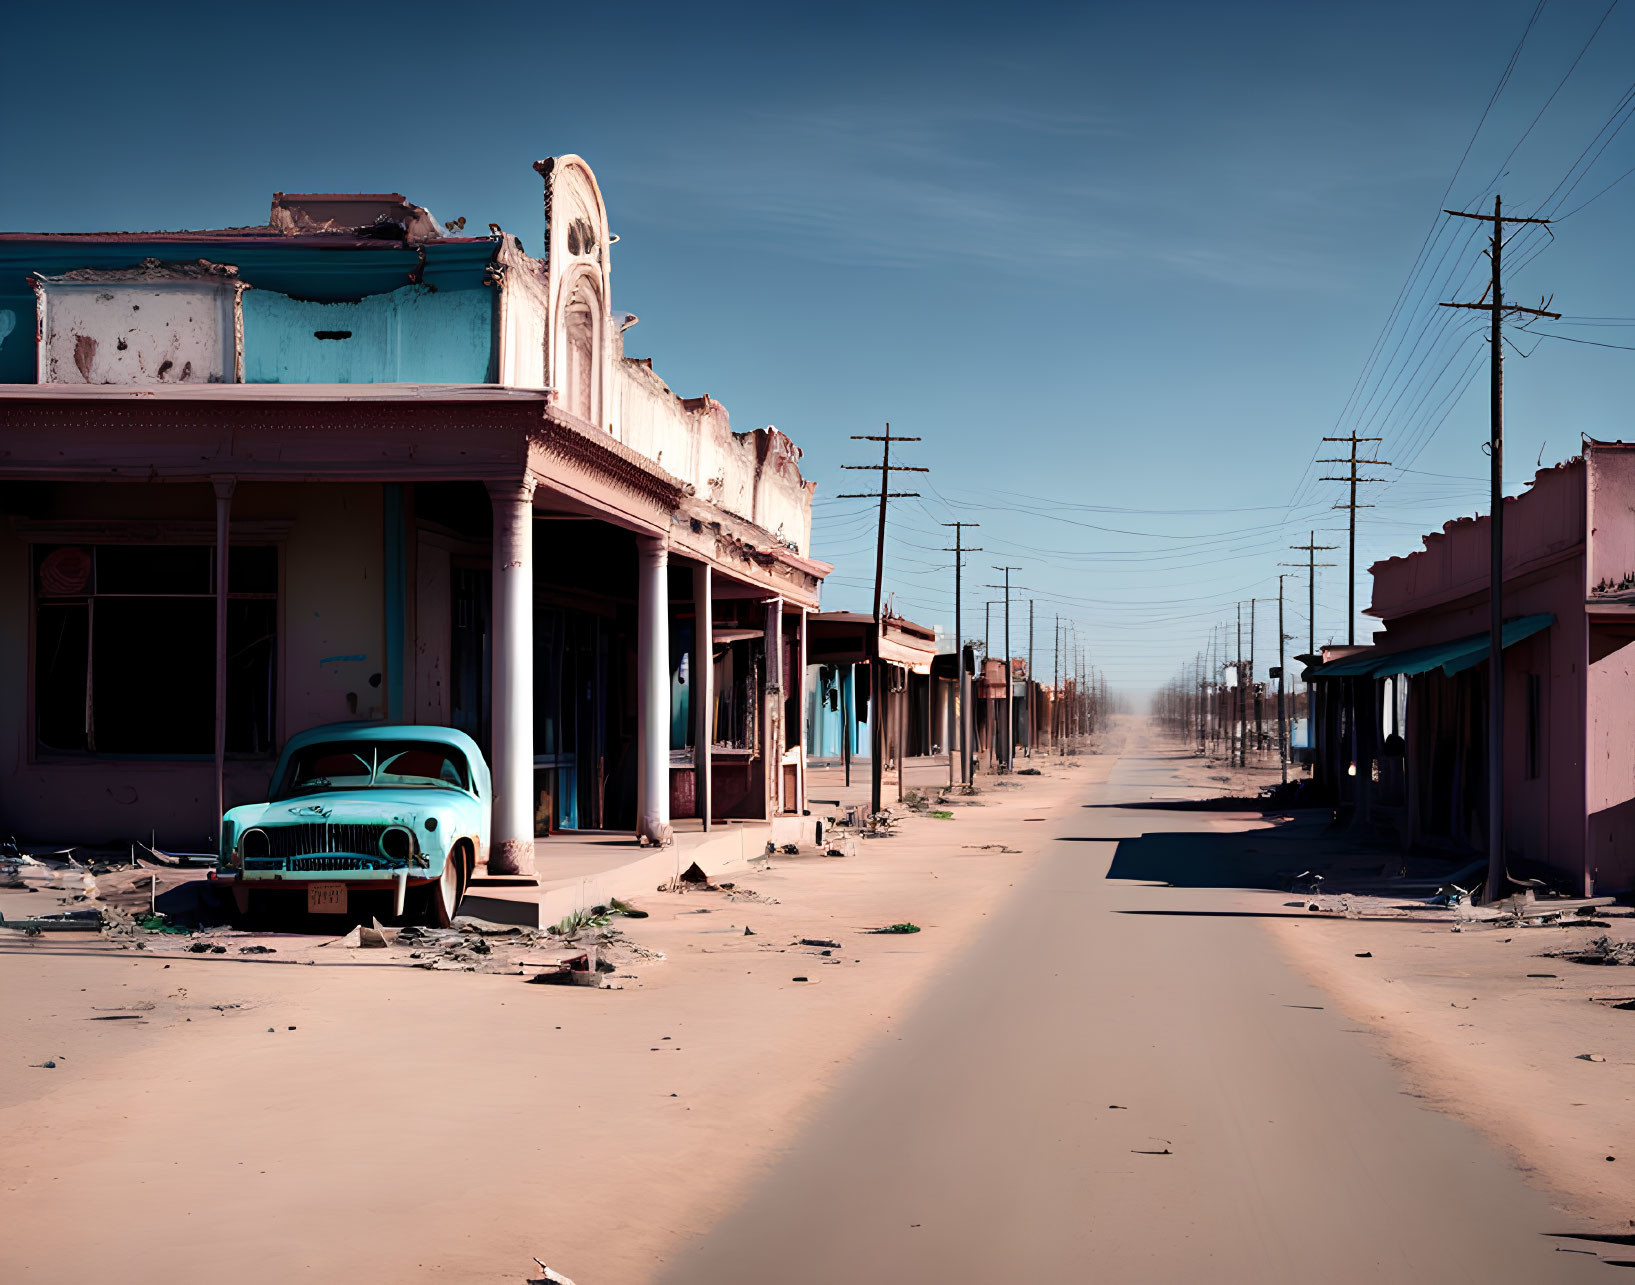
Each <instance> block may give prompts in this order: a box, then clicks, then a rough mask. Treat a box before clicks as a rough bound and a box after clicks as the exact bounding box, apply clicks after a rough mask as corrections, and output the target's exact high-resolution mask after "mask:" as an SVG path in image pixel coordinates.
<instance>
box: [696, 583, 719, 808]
mask: <svg viewBox="0 0 1635 1285" xmlns="http://www.w3.org/2000/svg"><path fill="white" fill-rule="evenodd" d="M711 580H712V577H711V575H710V567H709V563H707V562H700V563H697V564H696V565H694V567H693V665H692V669H693V692H692V701H693V777H694V784H693V798H694V799H695V800H696V802H697V811H698V815H699V817H700V819H701V820H702V821H703V822H704V828H705V829H706V830H708V829H709V828H710V802H711V800H710V772H711V756H710V742H711V739H712V738H713V736H714V735H715V727H714V716H715V603H714V601H713V599H712V598H711V597H710V595H711V594H712V593H713V592H714V585H713V584H712V583H711Z"/></svg>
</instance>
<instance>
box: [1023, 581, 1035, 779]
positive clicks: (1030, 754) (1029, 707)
mask: <svg viewBox="0 0 1635 1285" xmlns="http://www.w3.org/2000/svg"><path fill="white" fill-rule="evenodd" d="M1023 690H1024V691H1025V692H1026V693H1027V700H1026V704H1027V709H1026V710H1024V711H1023V717H1024V718H1026V719H1027V724H1028V757H1029V758H1030V759H1031V758H1032V757H1033V599H1032V598H1029V599H1028V685H1027V686H1026V687H1025V688H1023Z"/></svg>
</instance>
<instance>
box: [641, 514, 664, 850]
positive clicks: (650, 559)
mask: <svg viewBox="0 0 1635 1285" xmlns="http://www.w3.org/2000/svg"><path fill="white" fill-rule="evenodd" d="M669 573H670V552H669V550H668V549H667V548H666V547H665V544H664V541H663V540H661V539H659V538H658V537H657V536H645V535H642V536H637V537H636V837H637V838H638V839H640V840H643V841H645V842H647V843H655V844H665V843H669V842H670V578H669Z"/></svg>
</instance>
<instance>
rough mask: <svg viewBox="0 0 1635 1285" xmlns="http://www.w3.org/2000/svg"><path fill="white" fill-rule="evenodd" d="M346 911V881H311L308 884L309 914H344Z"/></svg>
mask: <svg viewBox="0 0 1635 1285" xmlns="http://www.w3.org/2000/svg"><path fill="white" fill-rule="evenodd" d="M345 913H346V885H345V884H344V883H309V884H308V885H307V914H309V915H344V914H345Z"/></svg>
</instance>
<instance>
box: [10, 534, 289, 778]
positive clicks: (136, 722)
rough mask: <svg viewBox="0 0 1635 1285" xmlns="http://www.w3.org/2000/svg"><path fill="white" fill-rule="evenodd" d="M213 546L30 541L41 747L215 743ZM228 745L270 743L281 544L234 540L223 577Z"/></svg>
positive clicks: (173, 750) (255, 748)
mask: <svg viewBox="0 0 1635 1285" xmlns="http://www.w3.org/2000/svg"><path fill="white" fill-rule="evenodd" d="M215 560H216V551H215V549H214V548H212V547H210V546H208V545H38V546H36V547H35V549H34V590H35V597H34V602H35V608H34V716H35V739H36V742H37V743H38V745H39V747H40V748H41V749H43V750H49V751H58V752H66V753H91V754H152V755H161V756H163V755H173V756H174V755H208V754H212V753H214V750H215V717H216V714H215V710H216V678H215V675H216V597H215ZM227 592H228V599H227V749H228V752H229V753H233V754H266V753H269V752H270V751H271V750H272V748H273V743H274V735H275V727H274V710H275V700H276V696H277V685H276V684H277V666H276V657H277V633H278V551H277V550H276V549H274V548H271V547H250V546H246V547H241V548H234V549H233V551H232V556H231V557H230V559H229V560H228V579H227Z"/></svg>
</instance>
